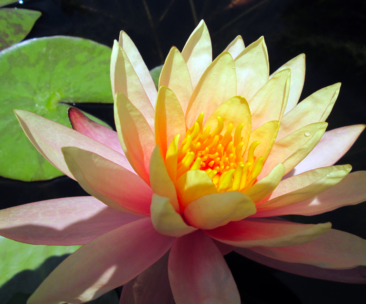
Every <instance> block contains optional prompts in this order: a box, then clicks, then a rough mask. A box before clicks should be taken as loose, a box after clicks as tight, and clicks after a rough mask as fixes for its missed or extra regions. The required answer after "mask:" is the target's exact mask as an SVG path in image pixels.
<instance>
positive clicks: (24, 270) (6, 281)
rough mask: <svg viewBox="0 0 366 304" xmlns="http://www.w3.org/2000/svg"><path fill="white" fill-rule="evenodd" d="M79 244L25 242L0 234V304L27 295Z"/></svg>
mask: <svg viewBox="0 0 366 304" xmlns="http://www.w3.org/2000/svg"><path fill="white" fill-rule="evenodd" d="M79 247H80V246H43V245H29V244H23V243H19V242H16V241H13V240H9V239H7V238H4V237H0V261H1V262H0V303H7V302H9V301H14V299H17V298H19V299H22V298H25V297H26V296H27V295H31V294H32V293H33V292H34V290H35V289H36V288H37V287H38V285H39V284H40V283H41V282H42V281H43V280H44V279H45V278H46V277H47V276H48V275H49V274H50V272H51V271H52V270H53V269H54V268H55V267H56V266H57V265H58V264H59V263H61V261H62V260H63V259H65V257H66V255H67V254H70V253H73V252H74V251H76V250H77V249H78V248H79Z"/></svg>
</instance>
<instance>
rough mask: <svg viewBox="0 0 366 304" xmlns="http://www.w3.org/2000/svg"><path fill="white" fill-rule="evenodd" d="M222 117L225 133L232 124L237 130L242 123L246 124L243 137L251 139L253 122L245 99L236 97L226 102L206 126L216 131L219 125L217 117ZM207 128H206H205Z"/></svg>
mask: <svg viewBox="0 0 366 304" xmlns="http://www.w3.org/2000/svg"><path fill="white" fill-rule="evenodd" d="M218 116H220V117H221V118H222V120H223V122H224V129H223V130H222V133H224V132H225V131H226V129H227V127H228V126H229V124H230V123H232V124H233V130H235V129H236V128H237V127H238V126H239V125H240V124H241V123H244V128H243V130H242V136H244V138H247V137H249V135H250V131H251V129H252V126H251V125H252V121H251V115H250V109H249V105H248V102H247V101H246V100H245V98H244V97H241V96H234V97H231V98H230V99H228V100H226V101H225V102H224V103H223V104H222V105H221V106H219V107H218V108H217V110H216V111H215V112H214V113H213V114H212V115H211V116H210V118H209V119H208V120H207V122H206V125H210V127H211V130H215V129H216V126H217V124H218V121H217V117H218ZM204 128H206V126H205V127H204Z"/></svg>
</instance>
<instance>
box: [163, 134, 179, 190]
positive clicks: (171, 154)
mask: <svg viewBox="0 0 366 304" xmlns="http://www.w3.org/2000/svg"><path fill="white" fill-rule="evenodd" d="M179 138H180V135H179V134H178V135H177V136H175V137H174V140H173V141H172V142H171V143H170V145H169V148H168V151H167V152H166V158H165V164H166V168H167V171H168V174H169V176H170V179H171V180H172V181H173V182H174V183H175V181H176V179H177V164H178V147H179V146H178V142H179Z"/></svg>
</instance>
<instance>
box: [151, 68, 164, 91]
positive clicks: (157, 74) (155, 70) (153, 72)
mask: <svg viewBox="0 0 366 304" xmlns="http://www.w3.org/2000/svg"><path fill="white" fill-rule="evenodd" d="M162 69H163V66H162V65H159V66H157V67H155V68H153V69H152V70H151V71H150V74H151V77H152V79H153V80H154V83H155V86H156V87H158V85H159V77H160V74H161V70H162Z"/></svg>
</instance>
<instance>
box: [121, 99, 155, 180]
mask: <svg viewBox="0 0 366 304" xmlns="http://www.w3.org/2000/svg"><path fill="white" fill-rule="evenodd" d="M115 113H116V115H118V122H119V123H118V124H116V129H117V132H118V137H119V139H120V142H121V146H122V149H123V150H124V152H125V154H126V157H127V159H128V161H129V162H130V164H131V166H132V167H133V169H134V170H135V171H136V173H137V174H138V175H140V177H141V178H142V179H143V180H144V181H145V182H146V183H147V184H148V185H149V184H150V180H149V166H150V157H151V153H152V151H153V149H154V148H155V138H154V134H153V132H152V131H151V129H150V126H149V125H148V123H147V121H146V119H145V118H144V117H143V115H142V114H141V112H140V111H139V110H138V109H137V108H136V107H135V106H134V105H133V104H132V103H131V102H130V101H129V100H128V98H127V97H126V96H125V95H123V94H122V93H117V94H116V96H115Z"/></svg>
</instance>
